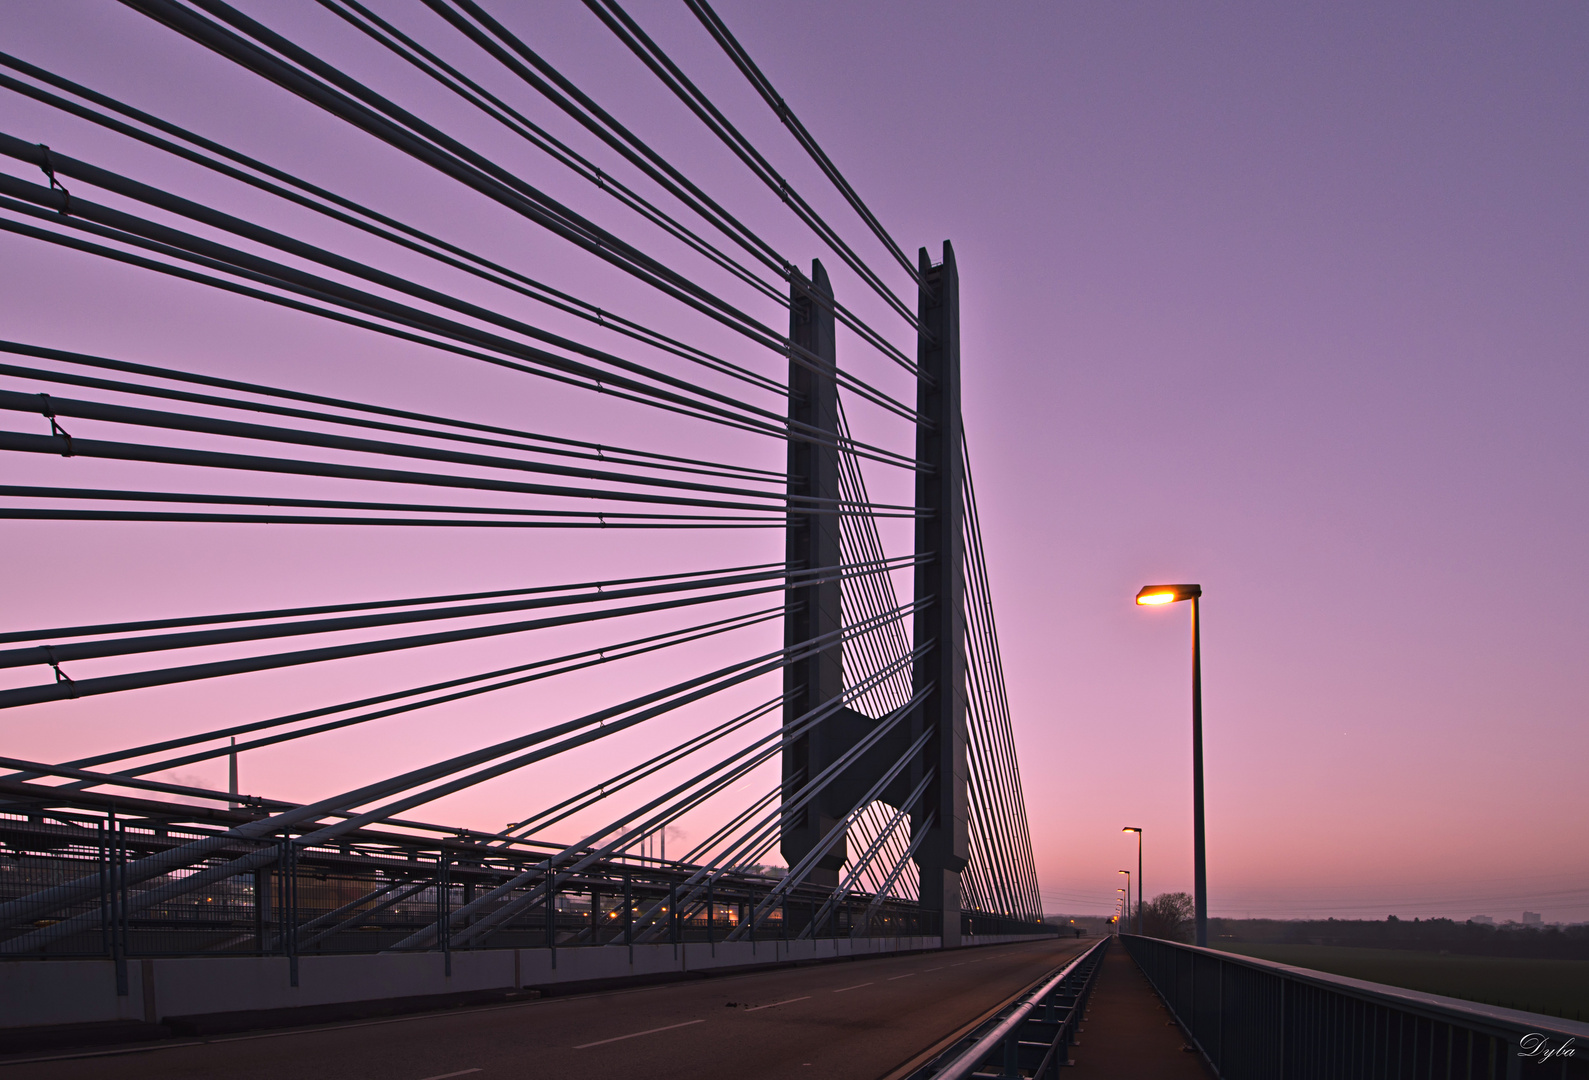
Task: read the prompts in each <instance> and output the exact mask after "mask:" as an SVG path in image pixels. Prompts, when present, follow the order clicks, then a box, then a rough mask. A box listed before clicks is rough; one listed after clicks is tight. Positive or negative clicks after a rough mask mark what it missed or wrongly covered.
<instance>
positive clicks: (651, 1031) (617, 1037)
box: [574, 1020, 706, 1050]
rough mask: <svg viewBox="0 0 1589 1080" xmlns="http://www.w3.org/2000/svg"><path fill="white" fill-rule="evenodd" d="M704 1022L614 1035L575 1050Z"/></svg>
mask: <svg viewBox="0 0 1589 1080" xmlns="http://www.w3.org/2000/svg"><path fill="white" fill-rule="evenodd" d="M704 1023H706V1021H705V1020H686V1021H684V1023H682V1024H669V1025H668V1026H667V1027H659V1028H647V1029H646V1030H645V1031H636V1032H634V1033H632V1034H629V1035H615V1036H613V1037H612V1038H610V1039H597V1040H596V1041H595V1042H588V1043H580V1044H579V1045H578V1046H576V1047H574V1049H575V1050H589V1049H590V1048H591V1047H592V1046H606V1045H607V1044H608V1043H615V1042H623V1041H624V1040H625V1039H638V1038H639V1037H640V1036H642V1035H655V1034H656V1033H657V1032H659V1031H672V1030H673V1029H674V1028H681V1027H689V1026H690V1025H691V1024H704Z"/></svg>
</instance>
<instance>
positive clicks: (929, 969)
mask: <svg viewBox="0 0 1589 1080" xmlns="http://www.w3.org/2000/svg"><path fill="white" fill-rule="evenodd" d="M927 970H928V971H942V970H943V968H942V967H935V968H928V969H927Z"/></svg>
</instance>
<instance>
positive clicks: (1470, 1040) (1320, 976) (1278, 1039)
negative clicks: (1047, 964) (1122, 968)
mask: <svg viewBox="0 0 1589 1080" xmlns="http://www.w3.org/2000/svg"><path fill="white" fill-rule="evenodd" d="M1121 942H1122V943H1123V944H1124V945H1125V949H1126V952H1127V953H1128V954H1129V955H1130V956H1131V958H1132V959H1133V960H1135V961H1136V962H1137V965H1138V966H1139V967H1140V968H1141V969H1142V971H1143V974H1145V975H1146V976H1147V977H1148V980H1149V981H1150V982H1151V983H1152V984H1153V986H1154V988H1155V989H1156V990H1157V991H1158V992H1159V996H1160V997H1162V998H1163V999H1164V1002H1165V1004H1166V1005H1168V1006H1169V1008H1170V1011H1171V1013H1173V1014H1174V1016H1175V1018H1176V1020H1178V1021H1179V1022H1180V1025H1181V1027H1182V1028H1184V1029H1185V1030H1186V1033H1187V1035H1188V1036H1189V1037H1190V1039H1191V1040H1192V1042H1193V1044H1194V1045H1196V1046H1197V1048H1198V1049H1199V1050H1201V1051H1202V1053H1203V1056H1204V1057H1205V1058H1206V1059H1207V1060H1208V1062H1209V1064H1210V1065H1212V1066H1213V1068H1214V1071H1215V1073H1216V1074H1217V1075H1218V1076H1220V1077H1221V1080H1314V1078H1319V1080H1324V1078H1329V1080H1335V1078H1357V1077H1364V1078H1372V1080H1382V1078H1383V1080H1401V1078H1403V1077H1407V1078H1413V1077H1416V1078H1418V1080H1457V1078H1461V1080H1513V1078H1521V1077H1535V1076H1538V1077H1560V1078H1563V1080H1565V1078H1569V1077H1572V1078H1579V1077H1589V1024H1581V1023H1574V1022H1573V1021H1570V1020H1561V1019H1557V1018H1556V1017H1553V1016H1541V1015H1539V1014H1537V1013H1528V1012H1521V1011H1519V1010H1516V1009H1503V1008H1499V1007H1497V1006H1490V1005H1482V1004H1479V1003H1477V1002H1471V1001H1460V1000H1458V999H1456V998H1448V997H1441V996H1440V995H1438V994H1425V993H1420V992H1418V991H1416V990H1403V989H1401V988H1399V987H1394V986H1386V985H1384V984H1382V983H1373V982H1366V981H1364V980H1362V979H1348V978H1345V977H1344V976H1340V975H1330V974H1326V973H1325V972H1321V971H1312V970H1309V969H1306V968H1297V967H1291V966H1289V965H1287V964H1277V963H1274V962H1272V961H1268V960H1258V959H1254V958H1251V957H1245V956H1236V955H1233V954H1231V953H1222V952H1219V951H1217V950H1214V949H1200V948H1196V947H1195V946H1191V945H1181V944H1178V943H1176V942H1170V941H1160V940H1158V939H1157V938H1146V937H1136V936H1133V935H1121Z"/></svg>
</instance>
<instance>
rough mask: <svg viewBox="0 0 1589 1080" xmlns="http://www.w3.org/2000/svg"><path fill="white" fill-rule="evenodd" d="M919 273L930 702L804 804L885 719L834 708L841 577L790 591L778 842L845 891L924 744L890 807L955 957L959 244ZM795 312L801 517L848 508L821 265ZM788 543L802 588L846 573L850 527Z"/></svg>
mask: <svg viewBox="0 0 1589 1080" xmlns="http://www.w3.org/2000/svg"><path fill="white" fill-rule="evenodd" d="M920 260H921V281H922V284H921V289H920V298H919V315H918V318H919V322H920V325H921V330H920V337H919V345H918V350H917V354H918V359H917V364H918V367H919V374H918V379H917V412H918V414H919V421H918V424H917V430H916V457H917V459H918V460H919V461H922V462H924V463H925V464H926V466H927V468H925V469H923V470H922V471H919V472H918V473H917V476H916V506H917V507H918V508H919V510H918V516H917V519H916V535H915V548H916V555H917V557H918V562H917V566H916V571H915V599H916V601H917V608H916V614H915V623H914V627H913V636H914V639H915V642H914V643H915V647H916V650H917V660H916V662H915V663H914V665H913V667H912V674H911V680H912V684H913V685H912V690H913V693H914V695H915V697H916V698H917V700H919V702H920V704H919V705H918V706H917V707H916V709H915V710H914V711H913V712H912V714H911V715H910V717H909V719H908V722H906V723H902V724H900V725H898V726H897V727H895V728H893V729H892V730H891V731H890V732H889V733H888V735H887V736H886V737H884V738H882V739H881V740H879V741H877V742H876V744H875V745H874V746H873V747H872V748H871V749H870V750H869V751H867V752H866V753H865V754H864V755H861V756H860V757H859V758H858V759H857V760H855V761H854V762H853V763H852V764H850V765H849V766H848V767H846V768H844V769H843V771H842V773H841V775H839V776H838V777H836V778H835V779H834V780H833V781H831V782H830V783H828V784H827V785H826V786H825V787H824V789H823V790H822V791H821V792H819V793H818V794H817V795H816V796H815V797H814V798H810V799H809V800H806V801H803V802H800V803H799V805H794V804H795V802H796V793H797V792H799V791H800V789H801V788H802V786H803V785H805V784H806V783H807V781H809V780H810V778H811V777H813V776H817V775H819V774H821V773H822V772H823V771H824V770H826V769H828V768H829V767H830V766H832V765H833V764H834V763H835V762H838V761H839V760H840V759H841V758H842V757H844V756H845V755H846V754H847V753H848V752H849V751H850V750H851V749H852V748H854V747H855V746H856V745H857V743H858V742H860V741H861V740H862V739H863V738H866V736H867V735H868V734H869V733H871V732H873V731H874V730H875V729H876V727H877V725H878V720H877V719H874V718H872V717H869V716H866V715H864V714H863V713H860V712H857V711H856V710H854V709H851V708H849V707H847V706H839V705H837V704H836V703H837V702H838V701H839V700H840V698H841V697H842V694H843V689H844V649H843V645H842V643H841V642H840V640H839V631H840V629H841V628H842V627H843V625H844V617H843V612H842V602H843V591H842V588H841V584H840V581H839V579H838V577H837V575H833V574H828V575H822V576H821V577H820V578H819V579H812V578H811V577H810V576H809V575H808V576H806V577H804V578H802V579H801V580H802V583H801V584H799V585H797V586H794V587H791V588H790V589H789V590H788V591H787V592H786V593H785V609H784V644H785V647H786V648H789V649H790V650H792V651H794V652H797V653H804V654H805V655H802V656H801V657H800V658H799V659H796V660H793V661H791V662H790V663H788V664H787V665H786V666H785V668H784V694H785V697H784V728H785V732H786V735H785V743H784V752H783V793H784V802H785V804H786V805H788V806H789V807H790V809H788V810H786V811H785V813H784V817H783V821H782V835H781V838H780V839H781V850H782V853H783V856H784V858H785V859H786V860H787V861H788V864H789V865H790V866H794V865H796V864H797V863H799V862H800V861H801V860H803V859H805V858H806V856H808V855H809V854H810V853H811V852H812V851H813V849H815V848H817V847H819V846H820V847H822V848H824V849H825V850H824V851H823V852H822V854H821V857H820V858H819V859H818V860H817V862H816V864H815V866H814V867H813V868H812V869H811V870H810V871H809V872H808V873H807V874H806V878H805V880H807V881H808V882H810V883H811V884H814V885H818V886H823V887H826V888H830V889H832V888H837V887H838V885H839V876H840V871H841V870H842V868H843V866H844V862H845V858H846V854H847V848H846V839H847V838H846V837H844V836H838V837H834V836H833V835H832V833H833V832H834V830H836V829H842V828H844V820H845V818H846V816H847V815H849V814H851V812H852V811H854V810H855V809H858V807H857V800H859V799H861V798H863V797H864V793H865V792H867V791H869V790H871V789H873V787H874V786H875V783H876V781H877V780H878V778H880V777H882V776H883V775H884V772H885V770H887V769H888V768H889V767H890V765H891V764H892V763H894V762H897V761H899V760H900V759H901V758H902V757H903V756H904V754H905V753H906V752H907V748H909V747H911V746H913V745H915V744H916V743H917V742H918V741H919V740H921V738H922V737H923V736H924V735H925V736H926V742H925V745H924V748H923V750H922V751H921V752H920V753H919V754H917V755H916V757H915V758H914V759H913V760H911V762H910V763H909V765H908V767H907V768H906V769H905V771H904V773H903V774H902V775H899V776H898V777H897V778H896V779H895V780H894V781H893V782H891V783H890V784H888V785H887V787H886V788H885V789H884V790H883V791H882V792H881V794H879V795H878V796H877V798H878V801H880V802H883V803H886V804H888V805H890V806H893V807H895V808H899V809H904V810H906V811H907V812H908V813H909V814H910V817H911V829H912V834H911V846H912V848H913V849H914V850H915V853H916V854H915V861H916V865H917V868H918V870H919V872H920V892H919V896H920V903H921V908H922V910H923V911H924V912H925V913H927V914H928V920H927V922H928V927H929V928H928V929H927V932H928V933H930V934H933V935H935V936H941V937H942V939H943V943H944V945H945V947H954V946H956V945H959V944H960V937H961V907H962V905H961V888H960V874H961V871H962V870H964V869H965V866H966V862H967V860H968V857H969V839H968V822H967V815H968V807H967V765H966V739H967V728H966V645H965V569H964V549H965V544H964V522H965V513H964V499H963V493H962V489H961V484H962V472H963V458H962V456H961V448H960V440H961V425H960V320H959V279H958V276H957V274H956V270H955V261H954V249H953V248H952V247H951V246H950V245H949V244H948V243H947V242H946V243H945V244H944V261H943V262H942V263H940V264H936V265H935V264H933V263H932V261H931V259H930V258H929V257H928V255H927V252H926V249H922V251H921V256H920ZM790 301H791V303H790V314H789V331H790V334H789V336H790V339H791V341H792V342H793V343H794V345H795V347H796V349H797V350H799V354H798V355H795V356H791V358H790V362H789V421H790V439H789V451H788V476H789V480H788V495H789V500H790V506H791V509H793V508H795V507H807V508H817V509H823V508H831V507H834V506H836V505H837V501H838V499H839V497H840V492H839V454H840V452H841V451H840V449H839V434H840V427H841V425H840V423H839V409H838V383H837V377H836V372H837V351H836V348H835V338H834V312H833V292H832V287H831V285H830V283H829V281H828V277H827V274H826V273H825V272H824V270H823V267H822V264H821V263H820V262H814V263H813V264H812V274H811V278H810V280H809V281H807V280H805V279H804V278H798V277H797V278H796V279H795V280H794V281H793V282H792V283H791V287H790ZM786 536H787V541H786V543H787V547H786V559H787V565H788V570H789V572H790V574H791V575H793V574H795V573H798V572H801V571H809V570H812V569H816V568H821V567H836V566H839V565H841V562H842V559H843V551H842V544H841V516H840V515H839V514H837V513H833V512H831V510H830V511H829V512H818V513H791V514H790V515H789V524H788V531H787V534H786ZM814 639H822V640H823V641H824V644H823V645H822V646H821V648H820V649H817V650H814V651H813V650H811V649H810V647H809V645H808V643H809V642H811V641H813V640H814ZM814 718H817V719H814ZM929 774H930V777H931V779H930V780H929V781H928V782H927V784H926V786H925V788H922V782H923V780H924V779H927V778H928V777H929ZM918 789H922V791H923V793H922V794H921V795H920V797H919V798H918V801H917V803H916V804H915V805H912V806H908V807H906V806H903V803H904V802H905V800H906V799H907V798H908V797H909V796H908V794H907V793H909V792H914V791H916V790H918ZM795 917H798V916H795ZM791 929H793V928H792V927H791Z"/></svg>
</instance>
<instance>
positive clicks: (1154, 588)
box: [1137, 585, 1208, 946]
mask: <svg viewBox="0 0 1589 1080" xmlns="http://www.w3.org/2000/svg"><path fill="white" fill-rule="evenodd" d="M1202 595H1203V587H1202V586H1201V585H1146V586H1144V587H1143V588H1142V591H1141V592H1139V593H1137V603H1138V604H1144V605H1151V606H1157V605H1159V604H1173V603H1175V602H1177V601H1179V600H1190V601H1191V602H1192V902H1193V910H1194V911H1195V913H1196V918H1197V939H1196V940H1197V944H1199V945H1204V946H1206V945H1207V944H1208V881H1207V874H1206V869H1205V859H1204V854H1203V661H1202V653H1201V646H1200V642H1199V639H1198V624H1197V604H1198V600H1199V599H1200V598H1201V597H1202Z"/></svg>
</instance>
